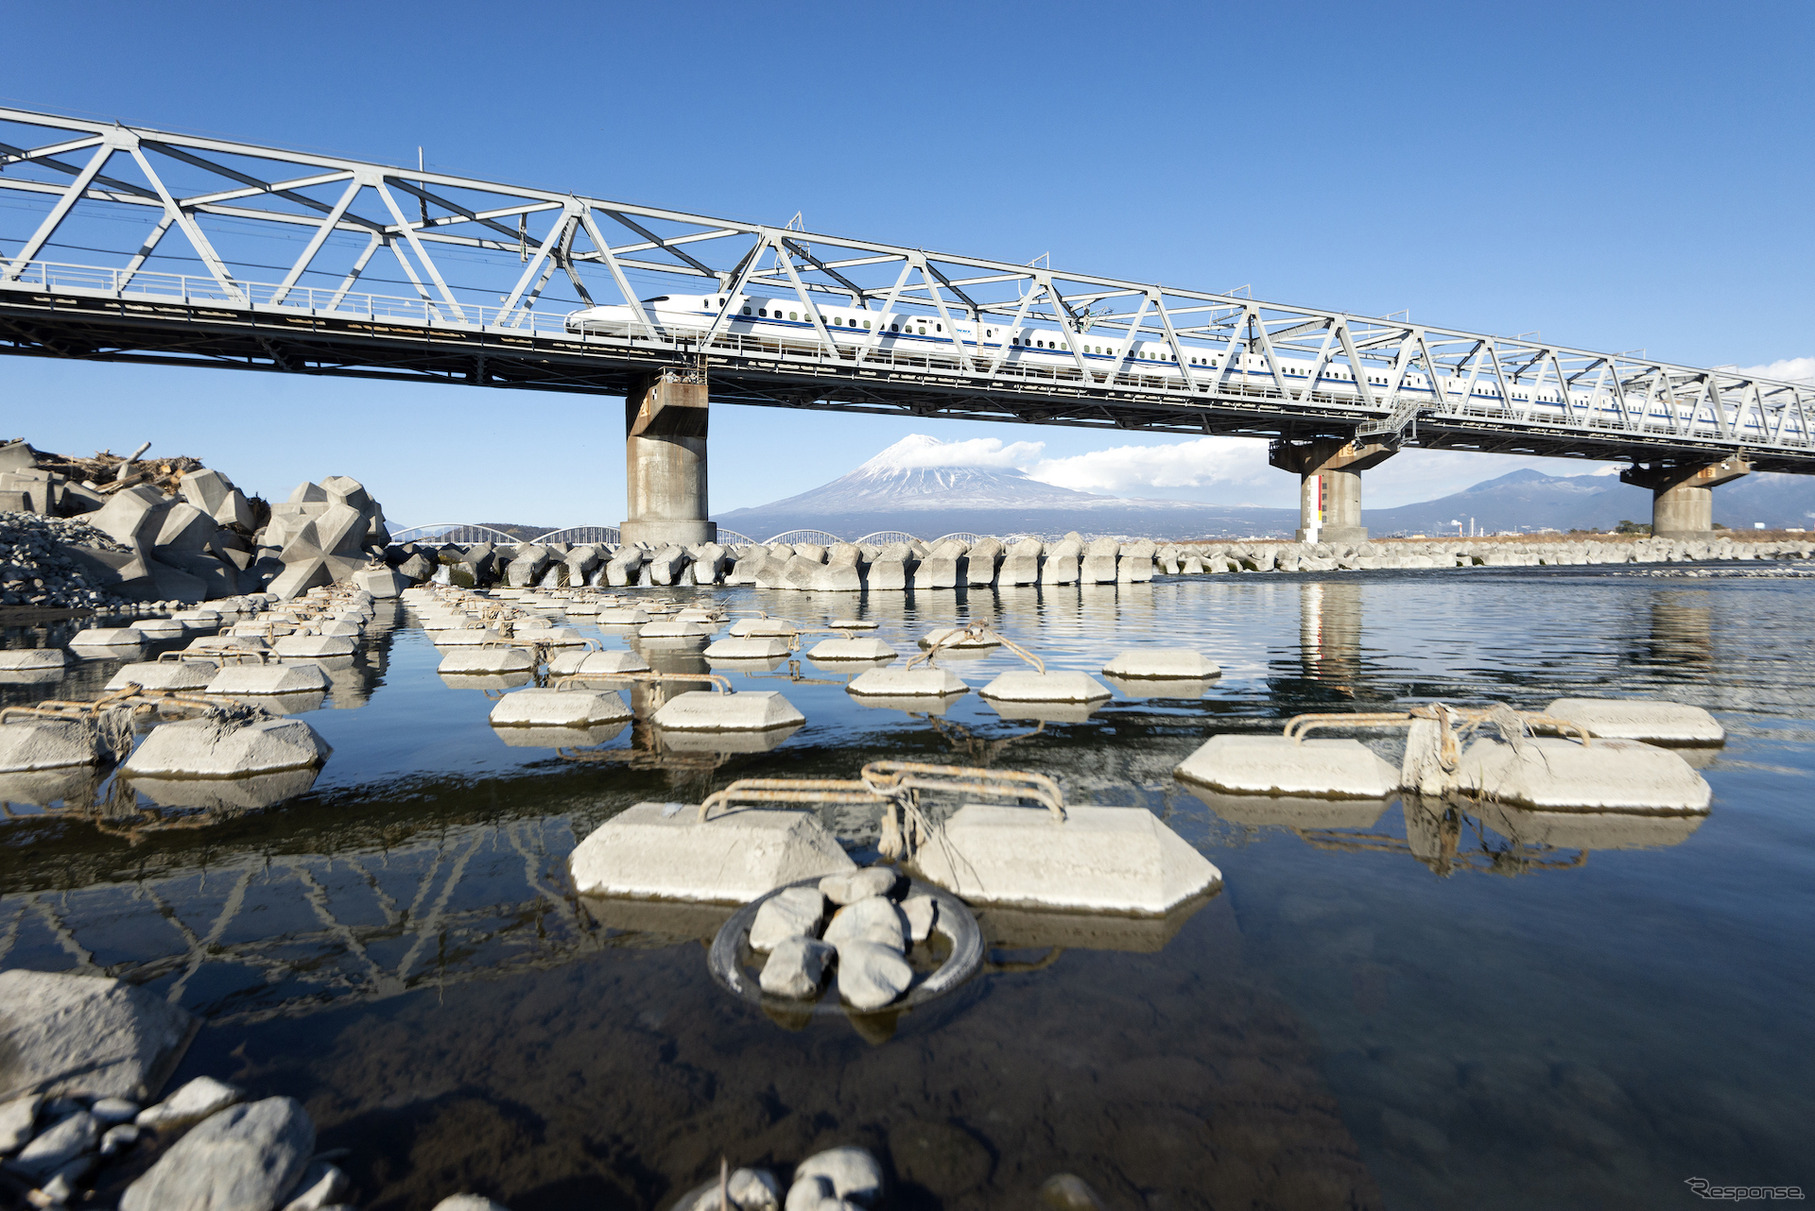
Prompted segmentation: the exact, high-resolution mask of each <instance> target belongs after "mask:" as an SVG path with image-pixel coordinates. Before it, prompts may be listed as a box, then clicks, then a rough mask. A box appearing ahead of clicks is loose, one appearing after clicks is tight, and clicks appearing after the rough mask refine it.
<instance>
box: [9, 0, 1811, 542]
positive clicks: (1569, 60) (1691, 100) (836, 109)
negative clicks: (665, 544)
mask: <svg viewBox="0 0 1815 1211" xmlns="http://www.w3.org/2000/svg"><path fill="white" fill-rule="evenodd" d="M0 15H3V18H4V24H3V26H0V28H3V29H4V44H5V45H6V46H7V51H6V53H5V63H6V67H5V70H4V73H0V98H3V99H4V102H5V103H7V104H12V105H17V106H21V107H24V108H38V109H47V110H54V111H62V112H69V113H80V114H84V115H104V116H107V117H118V118H120V119H121V120H123V121H126V122H128V123H138V124H143V125H148V126H166V127H174V128H177V129H182V130H190V131H198V132H208V133H215V134H220V135H223V136H227V137H233V138H241V139H246V140H248V141H253V142H260V143H272V144H279V145H285V146H292V147H303V148H314V149H321V150H328V151H334V152H339V153H343V154H347V155H351V156H358V157H365V158H371V159H377V160H383V161H387V162H392V163H405V162H411V163H413V162H414V159H415V156H416V148H417V146H418V145H422V146H424V147H425V148H426V155H427V160H428V163H429V165H430V166H431V167H435V168H440V169H443V170H446V171H450V172H461V173H468V174H472V175H475V176H482V177H493V178H497V179H502V180H507V181H516V182H522V183H525V184H538V185H544V186H550V187H557V188H560V189H564V190H565V189H572V190H575V191H579V192H585V193H590V194H594V195H597V196H602V197H608V198H618V199H622V200H625V201H631V202H642V203H650V204H656V205H665V206H672V207H676V208H681V209H693V210H700V211H704V212H706V213H709V214H722V215H727V216H735V217H738V218H746V219H753V220H761V221H769V222H783V221H785V220H786V219H788V218H789V217H790V216H791V215H793V214H794V213H795V212H796V211H797V210H798V211H802V212H804V214H805V217H806V221H807V224H808V226H809V227H810V228H814V229H818V230H824V231H830V232H836V233H841V234H850V235H860V236H865V237H869V238H875V239H879V240H887V241H892V242H899V243H904V244H912V245H918V246H921V247H926V248H934V249H943V250H948V251H954V252H964V253H972V254H977V255H984V256H991V257H999V258H1001V259H1004V260H1013V261H1025V260H1029V259H1031V258H1033V257H1035V256H1037V255H1039V254H1040V253H1043V252H1050V253H1051V254H1052V259H1053V263H1054V264H1055V265H1056V266H1066V267H1072V268H1076V269H1079V270H1085V271H1091V272H1100V273H1109V274H1116V275H1121V276H1127V277H1132V278H1137V279H1142V280H1150V281H1159V282H1165V283H1173V284H1179V285H1188V286H1195V287H1200V288H1207V289H1224V288H1229V287H1234V286H1238V285H1241V284H1243V283H1251V284H1252V285H1253V288H1254V293H1255V295H1256V296H1257V297H1262V298H1272V299H1278V300H1282V301H1288V302H1295V303H1302V304H1307V305H1319V306H1332V307H1340V308H1342V309H1345V310H1348V311H1353V312H1358V313H1371V314H1384V313H1388V312H1396V311H1400V310H1403V309H1408V308H1409V309H1410V311H1411V313H1412V315H1413V317H1414V318H1418V319H1424V320H1428V321H1430V322H1433V323H1439V324H1444V325H1449V326H1455V327H1464V328H1478V329H1481V330H1485V331H1491V332H1503V333H1512V332H1526V331H1530V330H1533V329H1536V330H1540V331H1542V332H1543V333H1544V335H1545V336H1547V337H1550V338H1552V339H1558V340H1563V341H1566V342H1567V343H1570V344H1573V345H1577V346H1584V347H1589V348H1606V349H1615V350H1622V349H1631V348H1637V347H1645V348H1647V349H1649V350H1650V352H1651V353H1652V354H1654V355H1657V356H1663V357H1668V358H1670V359H1673V360H1678V361H1683V362H1688V363H1691V364H1724V363H1736V364H1740V365H1761V364H1766V363H1771V362H1776V361H1780V360H1784V359H1790V358H1797V357H1807V356H1810V355H1815V301H1812V299H1815V292H1812V290H1811V285H1812V284H1815V236H1812V234H1811V223H1810V215H1811V209H1810V199H1811V197H1812V196H1815V188H1812V186H1815V155H1812V154H1811V152H1812V149H1815V85H1811V82H1810V79H1811V73H1810V65H1811V62H1812V60H1815V55H1812V53H1811V52H1815V4H1810V3H1807V2H1806V0H1802V2H1792V3H1754V4H1748V5H1717V4H1706V3H1697V4H1685V3H1657V4H1651V5H1633V4H1594V3H1580V2H1579V0H1577V2H1574V3H1561V4H1552V3H1542V2H1534V3H1517V4H1356V3H1347V4H1321V3H1298V4H1292V5H1269V4H1255V3H1249V2H1244V3H1239V4H1209V3H1199V4H1177V5H1172V4H1144V5H1132V6H1128V5H1103V4H1090V5H1070V4H1043V5H1025V6H1023V5H979V4H949V5H948V4H940V3H922V2H915V3H911V4H850V3H834V4H787V3H765V4H750V3H739V4H719V3H687V2H680V3H674V2H671V3H665V4H661V5H637V6H632V5H626V4H582V3H572V4H542V3H534V2H520V3H516V4H511V5H497V4H483V5H481V4H467V3H457V2H452V0H448V2H443V3H437V4H402V3H397V4H384V3H367V4H351V3H337V2H327V0H317V2H310V3H289V4H276V3H264V4H245V3H197V2H189V3H184V2H180V0H175V2H172V3H169V4H162V5H145V4H143V3H110V2H105V0H90V2H87V3H83V4H81V5H76V6H72V5H66V4H27V3H21V2H17V0H15V2H12V3H7V4H5V5H4V6H3V7H0ZM885 114H886V115H888V116H886V117H885V116H884V115H885ZM0 401H4V402H3V403H0V408H3V410H4V417H5V421H4V423H0V430H3V431H4V432H0V436H10V435H13V434H17V435H19V436H25V437H29V438H30V439H31V440H33V441H34V442H35V443H37V444H39V445H41V446H44V447H47V448H52V449H60V450H68V451H78V452H80V451H87V450H90V449H93V448H96V447H99V446H104V445H111V446H112V447H113V448H114V449H115V450H120V449H122V448H123V447H124V448H129V447H131V446H132V445H136V444H137V443H138V442H139V441H142V440H144V439H146V438H150V439H152V440H153V441H154V442H155V443H156V446H155V447H154V448H155V449H157V450H160V451H163V452H165V453H179V452H181V453H193V454H197V455H199V456H201V457H203V458H204V459H205V460H207V461H208V462H210V463H211V464H212V465H215V466H217V467H219V468H220V469H221V470H223V471H225V472H226V473H228V474H229V475H231V476H234V477H235V478H236V479H238V480H239V481H241V482H242V483H243V484H244V485H245V486H247V487H248V488H251V489H254V490H257V491H260V492H262V493H265V494H266V495H277V496H280V497H281V496H282V495H283V494H285V493H287V492H288V490H289V489H290V487H291V486H293V485H294V484H295V483H296V482H297V481H299V480H301V479H304V478H319V477H321V476H324V475H329V474H336V473H343V474H351V475H355V476H358V477H360V478H362V479H364V480H365V481H367V482H368V483H369V484H370V485H371V486H372V488H373V490H374V492H375V494H376V495H377V496H378V497H379V499H380V500H382V501H383V502H384V503H385V505H386V507H387V510H388V511H389V512H390V513H391V515H392V516H393V517H396V518H401V519H404V520H406V521H434V520H478V519H490V520H509V521H522V522H526V523H547V524H551V525H552V524H567V523H578V522H597V521H605V522H615V521H616V520H618V519H619V518H620V517H621V516H622V515H623V511H624V496H623V468H622V449H623V445H622V437H621V434H622V428H621V425H622V420H621V416H622V413H621V411H620V410H619V408H618V407H617V406H616V405H615V403H613V402H611V401H602V400H598V399H595V398H591V397H578V396H576V397H562V396H554V395H546V394H539V393H512V392H504V391H461V390H456V389H454V388H449V387H436V386H421V385H396V384H370V383H359V382H354V381H348V380H333V379H315V378H298V377H288V376H280V375H269V374H239V373H228V372H222V371H199V370H198V371H189V370H170V369H156V368H133V367H115V366H103V365H86V364H80V363H73V362H57V361H38V360H34V359H25V358H6V359H0ZM713 425H714V433H713V437H714V453H713V461H712V485H711V490H712V495H713V503H714V505H715V507H716V508H725V509H728V508H734V507H738V506H741V505H749V504H756V503H760V502H762V501H764V500H768V499H772V498H775V497H779V496H786V495H790V494H792V493H793V492H797V491H800V490H803V489H805V488H807V487H810V486H812V485H813V484H815V483H818V482H820V481H822V480H825V479H829V478H831V477H832V476H834V475H836V474H838V473H841V472H843V471H844V470H847V469H848V468H849V467H850V466H852V465H853V464H855V463H857V462H859V461H861V460H862V459H864V458H866V457H868V456H869V455H871V454H873V453H875V452H876V451H877V450H879V449H881V448H882V447H884V446H886V445H888V444H889V443H891V442H893V441H894V440H896V439H897V438H899V437H901V436H903V435H905V434H908V433H911V432H926V433H932V434H934V435H935V436H938V437H941V438H945V439H949V440H960V439H971V438H979V437H993V438H999V439H1000V440H1001V441H1003V442H1014V441H1025V440H1033V441H1044V442H1045V443H1046V448H1045V452H1044V456H1045V457H1047V458H1060V459H1062V458H1067V457H1071V456H1077V455H1081V454H1085V453H1087V452H1091V451H1100V450H1102V449H1103V448H1105V447H1108V446H1118V445H1157V444H1166V443H1168V442H1170V441H1174V440H1176V439H1167V438H1152V439H1147V438H1141V437H1138V436H1133V435H1115V436H1110V435H1105V434H1099V433H1093V432H1087V431H1078V430H1065V429H1038V430H1033V429H1028V428H1017V427H1012V426H985V425H979V424H972V423H965V422H942V423H936V424H929V423H927V422H923V421H922V422H908V421H895V420H892V419H879V418H874V417H846V416H837V415H831V414H820V413H793V412H783V411H774V410H757V409H740V408H723V409H715V415H714V420H713ZM1244 451H1249V452H1245V453H1241V454H1240V457H1238V458H1235V459H1234V460H1233V462H1234V463H1241V464H1242V466H1245V467H1246V468H1247V471H1246V472H1242V471H1240V469H1239V468H1238V469H1236V470H1232V471H1231V473H1230V476H1229V478H1228V480H1227V481H1226V482H1223V483H1220V484H1211V485H1208V486H1205V485H1199V486H1198V487H1195V488H1192V489H1190V490H1189V491H1188V493H1186V494H1193V495H1199V496H1204V497H1207V498H1220V499H1229V500H1250V501H1254V502H1256V503H1285V502H1286V501H1289V500H1290V499H1291V498H1292V493H1293V482H1292V480H1291V478H1290V477H1288V476H1286V475H1285V474H1284V473H1283V472H1265V473H1263V472H1261V471H1260V470H1259V465H1260V463H1261V462H1264V452H1261V451H1259V450H1258V448H1257V446H1256V447H1244ZM1243 459H1246V462H1245V463H1243V462H1242V460H1243ZM1124 464H1125V465H1126V467H1128V468H1130V469H1129V470H1127V472H1126V474H1127V476H1131V477H1133V479H1134V480H1138V479H1139V476H1140V475H1141V474H1142V472H1141V470H1140V467H1141V460H1140V459H1139V458H1138V457H1135V458H1122V459H1121V460H1120V461H1119V462H1118V464H1117V465H1124ZM1513 465H1518V464H1511V463H1506V462H1504V461H1502V460H1496V459H1489V458H1486V457H1483V456H1441V457H1438V456H1418V455H1414V454H1408V455H1402V456H1401V457H1400V458H1399V459H1396V460H1394V461H1393V462H1391V463H1388V464H1387V465H1386V466H1384V467H1382V468H1381V469H1380V470H1379V471H1376V472H1371V473H1370V476H1369V489H1368V492H1369V496H1368V500H1369V503H1371V504H1389V503H1398V502H1401V501H1407V500H1415V499H1421V498H1425V497H1428V496H1432V495H1437V494H1440V492H1442V491H1447V490H1450V489H1452V488H1454V487H1456V486H1460V485H1462V484H1465V483H1468V482H1472V481H1473V480H1476V479H1480V478H1485V477H1487V476H1488V475H1491V474H1496V473H1500V472H1503V471H1504V470H1506V469H1508V468H1509V467H1510V466H1513ZM1116 490H1117V491H1120V492H1122V493H1124V494H1127V495H1144V494H1145V495H1153V494H1160V493H1159V492H1157V491H1148V490H1146V489H1145V488H1143V486H1142V485H1141V484H1140V483H1139V482H1126V481H1125V482H1123V483H1121V484H1120V486H1118V487H1117V488H1116ZM1172 494H1178V493H1177V492H1174V493H1172Z"/></svg>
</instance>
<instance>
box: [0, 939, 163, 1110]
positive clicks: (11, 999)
mask: <svg viewBox="0 0 1815 1211" xmlns="http://www.w3.org/2000/svg"><path fill="white" fill-rule="evenodd" d="M196 1026H197V1022H196V1020H195V1019H194V1018H193V1017H191V1016H190V1015H189V1014H188V1013H186V1012H184V1011H183V1010H182V1009H180V1008H178V1007H177V1006H175V1005H172V1004H170V1003H169V1002H167V1001H165V1000H164V999H163V998H161V997H159V996H157V995H156V994H154V993H151V992H147V991H145V990H144V989H140V988H134V987H132V986H131V985H128V984H123V983H121V982H120V981H118V980H114V979H108V978H106V977H104V976H78V975H67V974H62V973H50V972H42V971H22V970H13V971H3V972H0V1089H34V1088H35V1089H38V1090H40V1091H42V1092H46V1093H55V1092H60V1091H63V1090H78V1089H79V1090H82V1091H83V1092H86V1093H89V1094H92V1095H96V1096H100V1097H128V1098H138V1099H141V1100H142V1099H144V1098H147V1097H149V1096H150V1095H151V1094H153V1093H156V1092H157V1091H158V1090H159V1089H160V1088H162V1087H163V1084H164V1082H165V1081H166V1080H167V1079H169V1076H170V1070H171V1069H172V1068H174V1067H176V1064H177V1061H178V1060H180V1059H181V1058H182V1055H183V1052H184V1050H185V1049H186V1048H187V1047H188V1046H189V1040H190V1038H191V1037H193V1035H194V1032H195V1029H196Z"/></svg>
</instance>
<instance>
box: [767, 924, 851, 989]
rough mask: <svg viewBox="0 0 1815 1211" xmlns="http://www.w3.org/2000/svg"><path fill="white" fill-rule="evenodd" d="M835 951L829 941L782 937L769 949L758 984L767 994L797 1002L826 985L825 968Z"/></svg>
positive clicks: (829, 963)
mask: <svg viewBox="0 0 1815 1211" xmlns="http://www.w3.org/2000/svg"><path fill="white" fill-rule="evenodd" d="M835 953H837V952H836V951H835V950H834V949H833V947H832V946H831V945H830V944H829V943H826V942H821V941H820V940H819V939H818V938H808V937H802V936H796V937H791V938H784V939H782V940H781V941H780V942H778V943H777V944H776V945H775V948H774V950H773V951H771V952H770V954H769V958H768V961H767V962H765V963H764V964H763V972H762V975H761V976H760V977H758V979H757V983H758V984H760V985H761V986H762V990H763V991H764V992H766V993H768V994H769V995H770V996H775V997H791V998H793V999H794V1000H797V1001H804V1000H806V999H808V998H810V997H815V996H818V995H819V990H820V989H821V988H823V987H825V982H826V968H827V967H829V966H830V965H831V962H832V956H833V955H834V954H835Z"/></svg>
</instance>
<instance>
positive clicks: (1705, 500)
mask: <svg viewBox="0 0 1815 1211" xmlns="http://www.w3.org/2000/svg"><path fill="white" fill-rule="evenodd" d="M1751 470H1752V465H1751V464H1750V463H1748V462H1747V461H1746V457H1745V455H1743V454H1735V455H1731V456H1730V457H1727V458H1723V459H1721V460H1720V461H1719V462H1704V461H1699V460H1695V459H1660V460H1659V461H1657V462H1652V463H1634V464H1632V466H1630V467H1628V468H1626V469H1625V470H1624V471H1621V472H1620V482H1621V483H1625V484H1635V485H1637V486H1638V487H1641V488H1650V489H1651V532H1652V534H1654V535H1656V536H1657V537H1659V538H1706V537H1708V536H1709V535H1711V534H1712V533H1714V491H1713V489H1714V488H1715V487H1717V486H1718V485H1720V484H1724V483H1726V482H1727V481H1728V480H1733V479H1738V478H1739V477H1740V476H1742V475H1747V474H1750V473H1751Z"/></svg>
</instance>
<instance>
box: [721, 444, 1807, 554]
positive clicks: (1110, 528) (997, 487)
mask: <svg viewBox="0 0 1815 1211" xmlns="http://www.w3.org/2000/svg"><path fill="white" fill-rule="evenodd" d="M945 451H946V445H945V443H943V442H940V441H938V440H937V439H936V438H932V437H926V436H924V435H920V434H915V435H913V436H910V437H906V438H903V439H902V440H901V441H898V442H896V443H895V444H894V445H892V446H890V447H889V448H888V449H886V450H884V451H882V452H881V453H880V454H878V455H876V456H875V457H874V458H871V459H869V460H868V461H867V462H865V463H863V464H862V465H861V466H859V467H857V468H856V469H855V470H853V471H851V472H849V473H848V474H845V475H842V476H840V477H838V478H837V479H834V480H832V481H831V482H830V483H826V484H821V485H820V486H819V487H817V488H814V489H812V490H810V491H807V492H802V493H800V494H798V495H796V496H790V497H788V498H786V499H784V500H777V501H772V502H770V503H769V504H765V505H758V506H755V507H754V508H748V509H735V510H732V511H730V512H727V513H723V514H720V515H719V516H718V518H717V521H718V522H719V524H720V525H722V526H724V527H726V528H728V529H731V530H735V531H738V532H739V533H743V534H748V535H749V536H751V537H752V538H755V539H758V540H761V539H764V538H767V537H769V536H770V535H772V534H779V533H783V532H785V531H787V530H797V529H802V530H825V531H828V532H830V533H833V534H838V535H840V536H841V537H845V538H856V537H859V536H861V535H864V534H868V533H873V532H875V531H878V530H906V531H909V532H911V533H914V534H917V535H919V536H920V537H922V538H934V537H937V536H939V535H941V534H949V533H953V532H961V531H973V532H976V533H990V534H1038V535H1057V534H1063V533H1065V532H1066V531H1068V530H1080V531H1084V532H1087V533H1098V534H1143V535H1147V536H1149V537H1153V538H1216V537H1255V538H1267V537H1290V536H1291V535H1292V532H1293V531H1294V530H1296V529H1297V527H1298V511H1297V510H1296V509H1277V508H1264V507H1258V506H1246V505H1212V504H1203V503H1199V502H1194V501H1178V500H1141V499H1130V498H1125V497H1118V496H1101V495H1098V494H1096V493H1092V492H1080V491H1077V490H1075V489H1072V488H1063V487H1060V486H1058V485H1056V484H1049V483H1043V482H1041V481H1040V480H1037V479H1034V478H1032V477H1031V476H1029V475H1027V474H1026V473H1025V472H1023V471H1020V470H1018V469H1016V468H1014V467H1008V466H950V465H941V464H940V461H939V460H940V459H941V457H943V456H944V454H943V453H942V452H945ZM1714 517H1715V520H1716V521H1717V522H1719V523H1721V524H1723V525H1727V526H1731V527H1733V528H1734V529H1749V528H1751V527H1752V525H1753V524H1754V523H1755V522H1763V523H1765V524H1766V525H1767V526H1769V527H1771V528H1773V529H1776V528H1780V527H1783V526H1809V527H1812V528H1815V476H1798V475H1773V474H1764V473H1754V474H1752V475H1749V476H1747V477H1746V478H1744V479H1741V480H1739V481H1737V482H1734V483H1730V484H1726V485H1723V486H1722V487H1720V488H1717V489H1715V492H1714ZM1471 519H1472V520H1473V523H1474V526H1475V528H1476V529H1477V530H1478V531H1480V532H1482V533H1497V532H1500V531H1505V530H1520V529H1540V528H1549V529H1556V530H1572V529H1584V530H1610V529H1612V528H1613V527H1614V526H1615V525H1617V524H1618V523H1619V522H1621V521H1637V522H1648V521H1650V520H1651V493H1650V492H1648V491H1646V490H1645V489H1643V488H1636V487H1632V486H1631V485H1628V484H1623V483H1621V482H1620V481H1619V479H1618V477H1617V476H1613V475H1606V474H1599V475H1546V474H1544V473H1543V472H1541V471H1538V470H1535V469H1522V470H1518V471H1513V472H1511V473H1509V474H1506V475H1501V476H1498V477H1496V478H1493V479H1488V480H1484V481H1482V482H1481V483H1478V484H1475V485H1474V486H1473V487H1470V488H1467V489H1465V490H1463V491H1461V492H1456V493H1452V494H1451V495H1448V496H1443V497H1439V498H1437V499H1435V500H1428V501H1422V502H1419V503H1417V504H1410V505H1400V506H1397V507H1394V508H1390V509H1364V510H1363V511H1362V522H1363V524H1365V525H1366V526H1367V527H1368V528H1369V529H1370V530H1372V531H1373V533H1374V534H1375V535H1377V536H1380V537H1386V536H1390V535H1394V534H1451V533H1455V532H1456V526H1455V525H1454V524H1452V523H1455V522H1460V523H1461V527H1462V529H1463V530H1464V531H1465V532H1466V531H1467V529H1468V527H1469V523H1470V520H1471Z"/></svg>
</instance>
